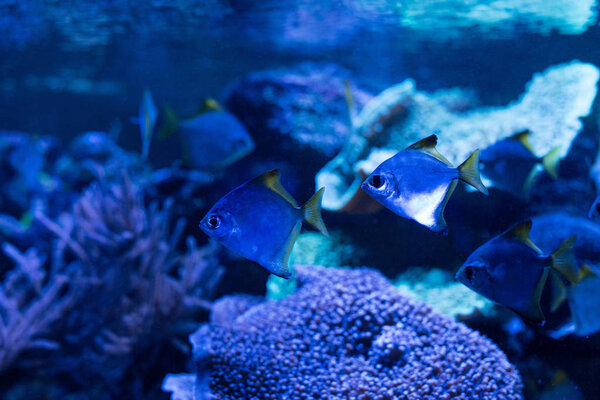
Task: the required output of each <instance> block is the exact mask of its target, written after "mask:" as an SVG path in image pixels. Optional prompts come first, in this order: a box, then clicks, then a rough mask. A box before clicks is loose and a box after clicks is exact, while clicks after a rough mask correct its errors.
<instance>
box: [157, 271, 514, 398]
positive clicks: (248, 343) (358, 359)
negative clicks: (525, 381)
mask: <svg viewBox="0 0 600 400" xmlns="http://www.w3.org/2000/svg"><path fill="white" fill-rule="evenodd" d="M296 272H297V276H298V281H299V289H298V290H297V292H295V293H294V294H292V295H290V296H288V297H287V298H285V299H283V300H280V301H265V302H263V303H262V304H260V305H257V306H255V307H251V308H250V309H249V310H248V311H246V312H244V313H242V314H241V315H239V316H238V317H237V318H235V320H232V321H231V322H230V323H225V324H222V325H217V324H215V323H211V324H207V325H204V326H202V327H201V328H200V330H199V331H198V332H197V333H196V334H194V335H192V338H191V339H192V342H193V343H194V347H195V351H194V353H195V361H196V365H197V367H198V378H197V381H196V389H195V390H196V392H197V394H196V395H197V396H198V391H199V390H200V389H201V388H202V385H203V383H204V379H205V378H204V377H205V374H206V373H208V374H209V375H210V388H211V391H212V394H211V395H212V396H214V397H215V398H217V399H240V398H260V399H282V398H286V399H308V398H321V399H325V398H327V399H436V400H439V399H490V400H491V399H494V400H506V399H515V400H516V399H521V398H522V397H521V394H520V391H521V380H520V378H519V375H518V373H517V371H516V370H515V369H514V367H513V366H512V365H510V364H509V363H508V361H507V360H506V358H505V356H504V355H503V354H502V352H501V351H500V350H498V348H497V347H496V346H495V345H494V344H492V343H491V342H490V341H489V340H487V339H486V338H484V337H482V336H481V335H479V334H478V333H476V332H473V331H471V330H470V329H468V328H467V327H466V326H464V325H462V324H460V323H456V322H454V321H452V320H451V319H449V318H448V317H445V316H442V315H440V314H437V313H435V312H433V311H432V310H431V309H430V308H429V307H428V306H426V305H425V304H422V303H418V302H414V301H412V300H409V299H407V298H405V297H403V296H402V295H401V294H399V292H398V291H397V290H396V289H395V288H394V287H393V286H392V285H391V284H390V283H389V282H387V281H386V280H385V278H383V276H381V275H380V274H378V273H377V272H375V271H372V270H369V269H364V268H363V269H355V270H349V269H343V268H320V267H306V266H297V268H296ZM218 320H222V319H220V318H218ZM207 366H208V367H209V369H208V371H207V370H205V368H206V367H207ZM184 378H185V381H183V380H182V381H179V382H178V381H177V379H176V378H174V377H173V376H170V377H169V379H168V380H167V382H166V384H167V386H168V387H169V388H172V390H173V389H174V390H176V388H177V387H178V384H182V385H183V386H184V387H186V388H187V389H189V380H190V379H189V375H188V376H185V377H184ZM186 383H187V384H188V385H185V384H186ZM189 392H190V391H189V390H188V393H189ZM175 394H176V395H177V393H175ZM199 398H204V397H202V395H200V397H199Z"/></svg>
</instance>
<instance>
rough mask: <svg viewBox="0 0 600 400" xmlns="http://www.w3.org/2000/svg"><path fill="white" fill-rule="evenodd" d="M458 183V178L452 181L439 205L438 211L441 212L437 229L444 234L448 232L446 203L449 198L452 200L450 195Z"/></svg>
mask: <svg viewBox="0 0 600 400" xmlns="http://www.w3.org/2000/svg"><path fill="white" fill-rule="evenodd" d="M457 185H458V182H456V180H453V181H452V183H450V186H449V187H448V191H447V192H446V195H445V196H444V199H443V200H442V202H441V203H440V207H439V211H438V213H439V214H438V224H437V230H436V231H437V232H439V233H441V234H443V235H445V234H447V233H448V224H447V223H446V219H445V218H444V210H445V209H446V204H448V200H450V196H452V193H453V192H454V189H456V186H457Z"/></svg>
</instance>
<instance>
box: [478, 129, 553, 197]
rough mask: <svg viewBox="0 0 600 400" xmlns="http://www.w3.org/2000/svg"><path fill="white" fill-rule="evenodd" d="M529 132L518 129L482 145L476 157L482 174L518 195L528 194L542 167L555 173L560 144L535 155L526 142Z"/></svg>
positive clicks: (501, 187) (527, 141)
mask: <svg viewBox="0 0 600 400" xmlns="http://www.w3.org/2000/svg"><path fill="white" fill-rule="evenodd" d="M530 135H531V132H530V131H529V130H524V131H521V132H518V133H516V134H514V135H513V136H511V137H509V138H506V139H504V140H501V141H499V142H497V143H495V144H493V145H492V146H489V147H487V148H485V149H484V150H482V151H481V155H480V157H479V162H480V163H481V174H482V175H483V176H484V177H486V178H488V179H490V180H491V181H492V182H493V183H494V184H495V185H496V186H498V187H499V188H500V189H503V190H505V191H507V192H509V193H512V194H513V195H515V196H517V197H525V198H528V197H529V192H530V190H531V187H532V186H533V183H534V182H535V179H536V178H537V176H538V175H539V173H540V169H542V168H541V167H543V169H544V170H545V171H546V172H547V173H548V174H549V175H550V176H551V177H552V178H553V179H556V178H557V177H558V163H559V161H560V146H557V147H554V148H553V149H552V150H550V151H549V152H548V154H546V155H545V156H543V157H538V156H536V154H535V152H534V150H533V147H531V144H530V143H529V140H528V138H529V136H530Z"/></svg>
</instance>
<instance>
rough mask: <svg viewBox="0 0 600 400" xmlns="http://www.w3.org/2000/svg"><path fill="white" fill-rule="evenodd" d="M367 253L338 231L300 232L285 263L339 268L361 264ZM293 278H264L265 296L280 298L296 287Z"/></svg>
mask: <svg viewBox="0 0 600 400" xmlns="http://www.w3.org/2000/svg"><path fill="white" fill-rule="evenodd" d="M366 253H367V252H366V251H365V250H364V249H362V248H361V247H360V246H357V245H356V244H355V243H353V241H352V239H351V238H350V237H349V236H348V235H346V234H345V233H344V232H343V231H341V230H330V231H329V236H324V235H322V234H320V233H316V232H302V233H300V234H299V235H298V239H297V240H296V244H294V247H293V249H292V253H291V254H290V261H289V264H290V266H291V269H292V273H293V266H294V265H296V264H302V265H318V266H321V267H339V266H341V265H361V262H362V260H363V259H365V258H366V256H367V254H366ZM296 283H297V282H296V278H295V277H294V276H293V275H292V277H291V278H290V279H283V278H280V277H278V276H275V275H271V276H269V280H268V281H267V298H269V299H273V300H280V299H283V298H284V297H286V296H288V295H289V294H291V293H293V292H294V291H295V290H296Z"/></svg>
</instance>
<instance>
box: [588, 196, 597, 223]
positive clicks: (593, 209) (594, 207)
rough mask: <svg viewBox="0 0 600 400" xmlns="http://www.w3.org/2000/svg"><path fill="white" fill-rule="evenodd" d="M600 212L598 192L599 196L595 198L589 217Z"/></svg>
mask: <svg viewBox="0 0 600 400" xmlns="http://www.w3.org/2000/svg"><path fill="white" fill-rule="evenodd" d="M599 213H600V194H598V197H596V200H594V203H593V204H592V206H591V207H590V211H588V218H592V217H593V216H594V215H597V214H599Z"/></svg>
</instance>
